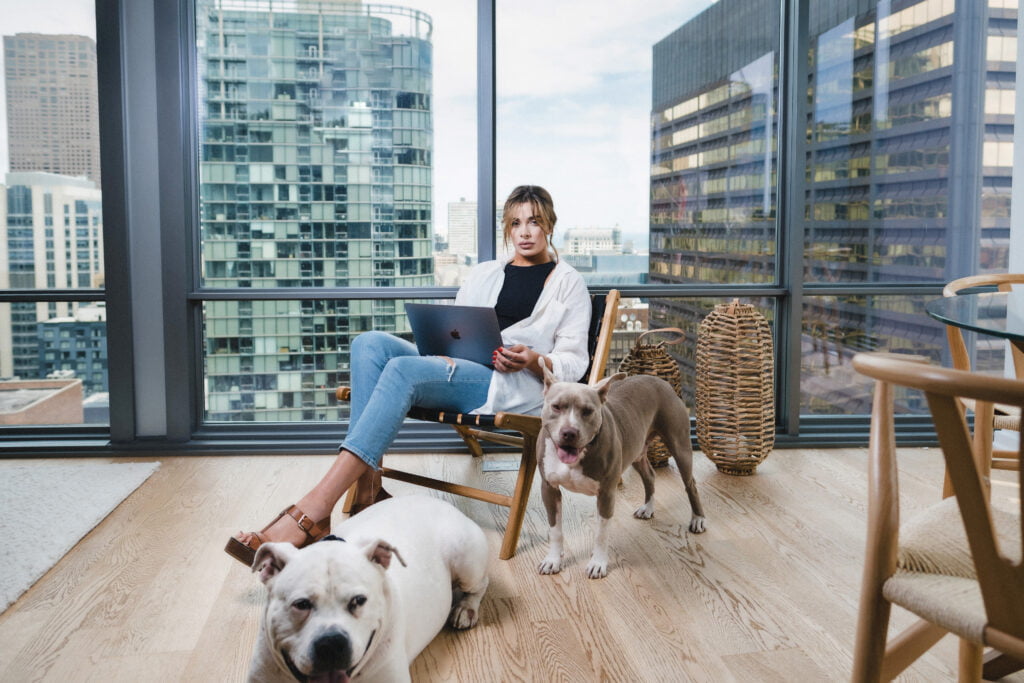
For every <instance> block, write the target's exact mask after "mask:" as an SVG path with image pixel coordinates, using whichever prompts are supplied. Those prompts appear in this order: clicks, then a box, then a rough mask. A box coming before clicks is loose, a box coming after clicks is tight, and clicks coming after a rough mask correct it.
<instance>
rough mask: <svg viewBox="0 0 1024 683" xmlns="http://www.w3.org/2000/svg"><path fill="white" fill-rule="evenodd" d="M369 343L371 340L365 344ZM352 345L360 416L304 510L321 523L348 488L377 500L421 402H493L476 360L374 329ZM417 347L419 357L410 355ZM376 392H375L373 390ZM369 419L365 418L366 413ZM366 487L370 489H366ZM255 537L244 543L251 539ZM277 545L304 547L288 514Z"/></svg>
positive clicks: (466, 406) (277, 531) (275, 530)
mask: <svg viewBox="0 0 1024 683" xmlns="http://www.w3.org/2000/svg"><path fill="white" fill-rule="evenodd" d="M364 338H365V339H364ZM360 340H363V341H362V343H359V344H356V343H355V342H354V343H353V348H352V416H353V417H352V419H351V421H350V423H349V433H348V436H347V438H346V439H345V443H343V444H342V447H341V449H340V451H339V453H338V456H337V458H335V461H334V463H332V465H331V467H330V469H329V470H328V471H327V473H326V474H325V475H324V477H323V478H322V479H321V480H320V481H319V482H317V484H316V485H315V486H314V487H313V488H312V489H311V490H310V491H309V492H308V493H307V494H306V495H305V496H303V497H302V498H301V499H299V501H298V502H297V503H296V507H298V508H299V509H300V510H302V511H303V512H304V513H306V514H307V515H308V516H309V517H311V518H312V519H314V520H322V519H324V518H327V517H329V515H330V513H331V511H332V510H333V509H334V506H335V505H336V504H337V502H338V500H339V499H340V498H341V496H342V495H343V494H344V493H345V491H347V490H348V488H349V487H350V486H351V485H352V484H353V483H355V481H356V480H357V479H360V477H362V479H360V483H361V486H360V494H361V495H360V501H358V502H360V503H368V502H371V501H372V498H371V496H372V495H373V494H374V493H375V490H374V487H373V486H372V483H371V482H373V480H374V477H375V476H376V477H377V481H378V482H379V473H378V472H377V470H378V469H379V467H380V460H381V458H382V457H383V454H384V451H385V450H387V448H388V446H390V445H391V442H392V441H393V440H394V437H395V434H397V433H398V430H399V428H400V427H401V425H402V422H403V420H404V419H405V415H406V413H408V411H409V408H410V407H411V406H413V405H420V406H423V407H427V408H439V409H440V408H445V409H449V410H458V411H462V412H465V411H469V410H472V409H474V408H476V407H478V406H480V405H483V403H484V402H485V401H486V399H487V389H488V387H489V386H490V380H491V373H492V370H490V369H489V368H486V367H484V366H482V365H478V364H476V363H471V362H469V361H463V360H453V361H452V363H454V365H451V364H450V363H449V362H448V361H447V360H446V359H443V358H439V357H436V356H420V355H418V353H417V352H416V348H415V346H413V345H412V344H409V343H408V342H405V341H404V340H402V339H398V338H397V337H394V336H392V335H388V334H384V333H379V332H372V333H364V334H362V335H359V337H357V338H356V342H359V341H360ZM410 349H411V352H410ZM367 387H369V389H368V388H367ZM364 414H365V415H366V419H363V415H364ZM363 484H365V485H363ZM247 536H248V535H247V534H244V533H243V534H240V535H239V536H238V538H239V539H240V540H242V541H243V542H244V541H245V540H246V539H247ZM263 536H264V537H265V538H268V539H270V540H274V541H289V542H291V543H295V544H301V543H302V542H304V541H305V535H304V534H303V532H302V531H301V530H300V529H299V528H298V527H297V526H296V524H295V522H294V521H293V520H291V519H290V518H288V517H282V518H281V519H280V520H278V522H277V523H276V524H274V525H273V526H272V527H270V528H269V529H267V530H266V532H264V533H263Z"/></svg>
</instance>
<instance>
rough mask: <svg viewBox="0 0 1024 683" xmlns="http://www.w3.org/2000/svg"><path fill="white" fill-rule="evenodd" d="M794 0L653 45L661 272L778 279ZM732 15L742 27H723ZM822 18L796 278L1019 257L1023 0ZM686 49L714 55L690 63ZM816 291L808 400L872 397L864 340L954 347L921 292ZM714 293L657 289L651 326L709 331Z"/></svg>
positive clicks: (808, 347)
mask: <svg viewBox="0 0 1024 683" xmlns="http://www.w3.org/2000/svg"><path fill="white" fill-rule="evenodd" d="M1010 4H1013V7H1010V6H1009V5H1010ZM777 9H778V7H777V3H772V2H764V1H762V0H722V2H719V3H717V4H716V5H714V6H712V7H711V8H709V9H708V10H707V11H705V12H704V13H703V14H701V15H699V16H698V17H696V18H695V19H694V20H692V21H691V22H689V23H687V24H686V25H684V26H682V27H681V28H679V29H678V30H677V31H675V32H674V33H672V34H671V35H669V36H668V37H666V38H665V39H664V40H662V41H661V42H659V43H658V44H657V45H656V46H655V50H654V88H653V107H652V157H651V159H652V170H651V260H650V278H651V282H652V283H657V282H661V283H669V282H671V283H684V282H692V283H743V284H757V283H763V284H770V283H772V282H774V281H775V278H776V277H777V275H778V274H779V272H780V270H779V268H780V266H779V262H778V260H777V259H778V256H779V255H778V253H777V244H778V243H779V240H778V239H777V238H778V237H779V235H776V232H775V231H776V223H775V219H776V206H777V196H778V194H779V192H778V190H779V189H780V188H778V187H777V177H776V174H777V170H778V168H777V162H778V112H779V109H780V107H779V88H778V78H777V74H778V72H779V60H778V55H777V50H778V31H777V29H775V27H776V26H777ZM773 12H774V13H776V19H775V21H773V20H772V15H773ZM754 16H761V17H763V20H759V21H752V20H751V19H752V18H753V17H754ZM724 32H728V33H729V35H731V36H733V40H731V41H722V42H721V43H715V42H714V41H711V40H709V39H708V36H717V35H724ZM809 33H810V40H809V54H808V55H807V60H808V61H807V79H808V80H807V92H808V96H809V104H808V108H807V110H806V112H805V114H806V143H805V144H803V145H802V146H798V148H799V149H802V150H803V153H804V159H803V164H802V169H803V170H804V171H805V193H804V203H803V206H800V207H796V208H795V212H794V213H802V214H803V216H802V218H801V219H800V220H799V221H798V223H797V225H798V226H802V239H800V240H798V241H797V243H798V244H802V245H803V272H802V273H798V274H795V275H794V277H795V278H796V279H802V281H803V282H804V283H805V284H807V285H823V286H825V285H830V286H842V287H852V288H855V287H856V286H858V285H864V286H870V285H872V284H882V283H886V284H900V283H921V282H944V281H947V280H950V279H953V278H954V277H958V276H960V275H963V274H967V273H974V272H985V271H988V270H999V269H1003V268H1005V267H1006V265H1007V259H1008V245H1009V228H1010V226H1009V200H1010V171H1011V165H1012V142H1011V140H1012V134H1013V102H1014V92H1013V87H1014V82H1015V59H1016V3H1006V2H1002V1H1001V0H997V1H996V2H992V3H984V2H977V3H967V2H954V0H892V1H889V0H883V1H881V2H877V3H874V2H859V1H855V0H828V1H823V2H816V3H811V13H810V17H809ZM739 36H742V39H738V37H739ZM701 45H703V46H705V47H706V48H707V49H706V51H701V50H696V49H695V48H696V47H699V46H701ZM954 47H955V55H956V57H955V60H954ZM684 51H685V54H687V55H699V56H698V57H697V59H695V60H693V62H692V63H691V64H690V66H689V67H688V68H687V69H679V68H678V61H677V60H678V58H679V55H680V54H683V53H684ZM979 73H981V74H985V78H981V79H979V78H978V77H977V74H979ZM801 132H802V131H801V127H797V132H796V135H800V134H801ZM798 163H799V161H798ZM790 227H791V226H781V227H779V229H780V230H783V229H789V228H790ZM804 300H805V306H804V310H803V311H802V334H801V339H800V340H799V343H800V344H801V346H802V348H803V362H802V373H801V394H802V398H801V407H802V412H805V413H819V414H827V413H833V412H837V413H858V412H861V413H863V412H868V410H867V408H868V406H867V405H866V403H865V401H866V398H867V396H866V393H865V390H864V387H863V386H859V387H854V386H852V381H851V380H852V372H851V371H850V370H849V368H848V360H849V357H850V356H851V355H852V354H853V353H855V352H857V351H863V350H890V351H913V352H916V353H923V354H925V355H929V356H931V357H933V358H935V359H939V357H940V356H941V354H942V353H943V349H944V348H945V342H944V337H943V331H942V328H941V326H940V325H939V324H938V323H936V322H933V321H930V320H928V319H927V318H926V317H925V316H923V315H922V313H921V311H922V309H921V298H920V297H916V298H915V297H912V296H899V295H895V296H872V295H869V294H864V295H857V294H850V295H822V296H813V295H812V296H808V291H805V299H804ZM714 303H717V302H714V301H695V300H675V301H652V305H651V309H652V310H651V317H652V319H655V320H657V321H658V322H652V325H655V326H657V325H661V324H667V325H672V326H678V327H685V328H687V329H690V330H695V328H696V324H697V323H698V322H699V320H700V319H701V318H702V317H703V316H704V315H705V314H706V313H707V312H708V310H709V309H710V307H711V306H712V305H713V304H714ZM754 303H758V302H754ZM762 309H763V312H764V313H765V314H766V315H767V316H768V317H769V318H772V317H773V314H774V311H773V309H772V306H771V303H770V302H769V301H766V302H763V306H762ZM981 355H982V356H984V355H985V354H984V352H983V353H982V354H981ZM681 360H682V361H683V363H684V365H688V366H689V369H690V371H691V372H692V358H683V359H681ZM993 362H994V360H993Z"/></svg>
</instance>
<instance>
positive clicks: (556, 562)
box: [537, 556, 562, 574]
mask: <svg viewBox="0 0 1024 683" xmlns="http://www.w3.org/2000/svg"><path fill="white" fill-rule="evenodd" d="M560 571H562V558H561V557H550V556H549V557H545V558H544V559H543V560H541V563H540V564H539V565H538V566H537V573H538V574H557V573H558V572H560Z"/></svg>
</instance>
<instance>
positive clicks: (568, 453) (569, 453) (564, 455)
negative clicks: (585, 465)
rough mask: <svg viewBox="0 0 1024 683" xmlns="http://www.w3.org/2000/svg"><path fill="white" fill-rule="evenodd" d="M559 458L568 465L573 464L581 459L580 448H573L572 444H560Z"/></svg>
mask: <svg viewBox="0 0 1024 683" xmlns="http://www.w3.org/2000/svg"><path fill="white" fill-rule="evenodd" d="M558 459H559V460H561V461H562V462H564V463H565V464H566V465H571V464H573V463H574V462H576V461H577V460H579V459H580V449H578V448H573V447H572V446H559V447H558Z"/></svg>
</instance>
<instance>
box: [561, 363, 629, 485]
mask: <svg viewBox="0 0 1024 683" xmlns="http://www.w3.org/2000/svg"><path fill="white" fill-rule="evenodd" d="M625 376H626V374H625V373H623V372H619V373H616V374H614V375H612V376H611V377H605V378H604V379H603V380H601V381H600V382H598V383H597V384H595V385H594V386H592V387H591V386H588V385H586V384H580V383H579V382H559V381H558V380H557V379H556V378H555V375H554V374H553V373H552V372H551V371H550V370H548V369H547V368H546V367H545V368H544V408H543V409H542V410H541V423H542V428H543V430H544V431H545V432H546V433H547V435H548V438H549V439H551V442H552V443H554V444H555V448H556V450H557V452H558V459H559V460H561V461H562V462H563V463H565V464H566V465H570V466H572V465H577V464H579V462H580V460H582V459H583V458H584V457H585V456H586V450H587V449H586V447H587V445H588V444H589V443H590V442H591V441H593V440H594V437H595V436H597V434H598V433H599V432H600V431H601V424H602V421H603V415H602V412H601V407H602V406H603V405H604V402H605V400H606V399H607V397H608V388H609V387H610V386H611V384H612V382H615V381H618V380H620V379H622V378H624V377H625Z"/></svg>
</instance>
